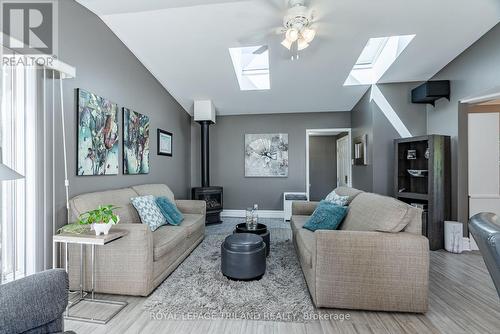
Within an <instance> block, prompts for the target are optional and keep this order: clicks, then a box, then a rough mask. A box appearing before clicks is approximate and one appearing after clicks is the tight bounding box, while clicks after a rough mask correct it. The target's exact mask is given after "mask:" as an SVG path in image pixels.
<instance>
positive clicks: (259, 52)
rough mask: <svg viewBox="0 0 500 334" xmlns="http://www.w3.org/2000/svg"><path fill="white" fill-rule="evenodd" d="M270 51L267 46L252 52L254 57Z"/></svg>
mask: <svg viewBox="0 0 500 334" xmlns="http://www.w3.org/2000/svg"><path fill="white" fill-rule="evenodd" d="M268 49H269V47H268V46H267V45H262V46H261V47H260V48H258V49H257V50H255V51H254V52H252V53H253V54H254V55H260V54H262V53H264V52H266V51H267V50H268Z"/></svg>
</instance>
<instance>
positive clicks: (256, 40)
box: [238, 27, 281, 45]
mask: <svg viewBox="0 0 500 334" xmlns="http://www.w3.org/2000/svg"><path fill="white" fill-rule="evenodd" d="M279 29H281V27H280V28H276V27H274V28H269V29H263V30H259V31H254V32H250V33H249V34H248V37H243V38H240V39H238V42H239V43H240V44H242V45H259V44H260V45H262V44H266V43H269V41H270V40H272V39H273V38H274V37H275V36H276V35H277V34H278V33H277V31H278V30H279ZM279 34H281V33H279Z"/></svg>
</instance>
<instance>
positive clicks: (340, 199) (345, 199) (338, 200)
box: [325, 190, 349, 206]
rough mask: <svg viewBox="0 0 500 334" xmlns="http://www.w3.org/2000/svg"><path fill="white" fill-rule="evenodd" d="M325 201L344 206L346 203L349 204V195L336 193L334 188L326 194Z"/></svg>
mask: <svg viewBox="0 0 500 334" xmlns="http://www.w3.org/2000/svg"><path fill="white" fill-rule="evenodd" d="M325 201H328V202H331V203H333V204H337V205H340V206H346V205H347V204H349V196H340V195H337V193H336V192H335V190H334V191H332V192H331V193H329V194H328V196H326V198H325Z"/></svg>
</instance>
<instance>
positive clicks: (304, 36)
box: [240, 0, 317, 60]
mask: <svg viewBox="0 0 500 334" xmlns="http://www.w3.org/2000/svg"><path fill="white" fill-rule="evenodd" d="M259 2H260V3H262V4H265V5H266V6H268V7H272V10H273V11H274V12H275V13H279V14H278V15H279V16H278V17H282V18H283V23H282V25H280V26H279V27H273V28H271V29H266V30H265V31H264V32H263V31H260V32H256V33H254V34H253V35H252V37H251V38H247V39H243V40H240V41H241V42H242V43H243V44H248V43H252V44H253V43H255V42H256V41H257V40H260V39H263V38H266V37H267V36H269V34H272V35H279V36H282V37H283V40H282V42H281V45H283V46H284V47H285V48H286V49H288V50H290V53H291V59H292V60H294V59H298V58H299V51H302V50H304V49H305V48H307V47H308V46H309V44H310V43H311V42H312V40H313V39H314V37H315V36H316V27H315V25H316V23H317V17H316V15H314V14H315V11H314V10H312V9H311V8H310V7H308V6H306V0H281V1H278V0H259ZM277 2H282V3H283V4H284V5H285V6H286V8H283V7H281V6H280V5H278V4H277ZM283 12H284V16H283ZM267 50H268V46H267V45H263V46H261V47H260V48H258V49H257V50H255V51H254V52H253V53H254V54H261V53H263V52H265V51H267Z"/></svg>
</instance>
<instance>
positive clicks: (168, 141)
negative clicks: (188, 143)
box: [156, 129, 173, 157]
mask: <svg viewBox="0 0 500 334" xmlns="http://www.w3.org/2000/svg"><path fill="white" fill-rule="evenodd" d="M156 134H157V147H158V155H165V156H167V157H171V156H172V147H173V142H172V139H173V135H172V133H170V132H168V131H165V130H162V129H157V130H156Z"/></svg>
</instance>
